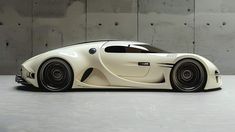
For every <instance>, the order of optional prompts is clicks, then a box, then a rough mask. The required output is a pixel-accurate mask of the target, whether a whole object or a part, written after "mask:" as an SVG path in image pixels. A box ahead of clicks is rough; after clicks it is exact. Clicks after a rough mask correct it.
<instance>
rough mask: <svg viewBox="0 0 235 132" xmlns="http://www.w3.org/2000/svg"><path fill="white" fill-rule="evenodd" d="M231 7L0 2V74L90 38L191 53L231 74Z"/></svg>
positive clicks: (118, 1) (224, 2)
mask: <svg viewBox="0 0 235 132" xmlns="http://www.w3.org/2000/svg"><path fill="white" fill-rule="evenodd" d="M234 6H235V2H234V1H233V0H7V1H3V0H2V1H0V60H1V61H0V74H15V73H16V72H17V70H19V65H20V64H21V63H22V62H23V61H24V60H26V59H28V58H30V57H31V56H34V55H36V54H39V53H41V52H44V51H48V50H51V49H54V48H57V47H62V46H66V45H69V44H72V43H75V42H82V41H87V40H96V39H123V40H137V41H142V42H148V43H150V44H152V45H154V46H157V47H160V48H162V49H165V50H169V51H172V52H192V53H197V54H200V55H203V56H205V57H207V58H208V59H210V60H211V61H212V62H214V63H215V64H216V65H217V66H218V67H219V69H220V70H221V72H222V73H223V74H235V67H234V66H233V64H234V61H233V58H235V44H233V43H234V42H235V37H233V36H234V35H235V24H234V22H235V14H234V13H235V9H234Z"/></svg>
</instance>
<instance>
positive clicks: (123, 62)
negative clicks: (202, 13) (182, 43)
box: [22, 41, 222, 89]
mask: <svg viewBox="0 0 235 132" xmlns="http://www.w3.org/2000/svg"><path fill="white" fill-rule="evenodd" d="M138 44H140V45H146V44H145V43H141V42H134V41H100V42H91V43H85V44H78V45H74V46H68V47H64V48H60V49H56V50H52V51H49V52H46V53H43V54H40V55H37V56H35V57H33V58H31V59H29V60H27V61H26V62H24V63H23V64H22V77H23V78H24V79H25V80H26V81H27V82H28V83H31V84H33V85H34V86H36V87H38V83H37V72H38V69H39V66H40V65H41V64H42V63H43V62H44V61H46V60H47V59H50V58H55V57H58V58H61V59H64V60H65V61H67V62H68V63H69V64H70V65H71V67H72V69H73V72H74V83H73V88H135V89H136V88H141V89H142V88H148V89H172V88H171V84H170V71H171V67H164V66H165V64H164V63H170V64H175V63H176V62H177V61H179V60H181V59H184V58H193V59H196V60H198V61H200V62H201V63H202V64H203V65H204V66H205V68H206V71H207V73H208V79H207V83H206V86H205V89H211V88H218V87H221V85H222V82H221V79H220V77H219V81H218V82H217V81H216V75H215V71H219V70H218V68H217V67H216V66H215V65H214V64H213V63H211V62H210V61H209V60H207V59H206V58H204V57H202V56H199V55H196V54H189V53H140V54H138V53H131V54H128V53H125V54H121V53H107V52H105V51H104V49H105V47H107V46H111V45H114V46H115V45H130V46H132V45H133V46H135V45H138ZM90 48H95V49H96V50H97V51H96V53H95V54H90V53H89V49H90ZM138 62H150V66H149V67H147V66H146V67H144V66H143V67H140V66H138ZM88 68H94V70H93V72H92V73H91V75H90V76H89V77H88V78H87V79H86V80H85V81H84V82H81V81H80V80H81V78H82V75H83V74H84V72H85V71H86V70H87V69H88ZM28 72H31V73H35V79H31V78H28V77H27V73H28Z"/></svg>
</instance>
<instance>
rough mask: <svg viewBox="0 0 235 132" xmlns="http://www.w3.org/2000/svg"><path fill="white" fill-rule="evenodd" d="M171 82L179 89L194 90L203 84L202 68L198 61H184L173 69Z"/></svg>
mask: <svg viewBox="0 0 235 132" xmlns="http://www.w3.org/2000/svg"><path fill="white" fill-rule="evenodd" d="M173 74H174V78H173V82H174V84H175V86H176V87H177V88H178V89H180V90H181V91H195V90H197V89H198V88H200V87H201V86H202V85H203V82H204V80H205V79H204V78H205V76H204V69H203V67H202V66H201V65H200V64H199V63H195V62H184V63H182V64H180V65H179V66H178V67H177V69H176V70H175V71H174V73H173Z"/></svg>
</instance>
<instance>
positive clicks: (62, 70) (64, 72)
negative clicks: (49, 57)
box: [40, 61, 71, 91]
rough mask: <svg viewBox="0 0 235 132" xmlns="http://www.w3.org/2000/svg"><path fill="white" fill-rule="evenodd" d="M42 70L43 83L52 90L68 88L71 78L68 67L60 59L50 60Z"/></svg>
mask: <svg viewBox="0 0 235 132" xmlns="http://www.w3.org/2000/svg"><path fill="white" fill-rule="evenodd" d="M42 69H43V70H41V72H40V77H41V82H42V85H43V86H44V87H45V88H46V89H48V90H50V91H61V90H63V89H66V88H67V87H68V85H69V82H70V80H71V78H70V76H69V75H68V72H69V71H68V69H67V67H66V66H65V65H64V64H63V63H62V62H60V61H53V62H50V63H48V64H46V65H44V66H43V67H42Z"/></svg>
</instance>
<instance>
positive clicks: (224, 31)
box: [195, 0, 235, 74]
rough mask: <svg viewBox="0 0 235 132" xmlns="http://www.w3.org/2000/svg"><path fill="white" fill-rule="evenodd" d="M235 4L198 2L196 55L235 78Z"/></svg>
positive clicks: (214, 0) (215, 0) (210, 0)
mask: <svg viewBox="0 0 235 132" xmlns="http://www.w3.org/2000/svg"><path fill="white" fill-rule="evenodd" d="M234 6H235V1H233V0H226V1H224V0H206V1H204V0H197V1H196V17H195V18H196V28H195V29H196V30H195V31H196V34H195V38H196V48H195V49H196V53H198V54H200V55H203V56H205V57H207V58H208V59H210V60H211V61H212V62H214V63H215V64H216V65H217V66H218V68H219V69H220V70H221V72H222V73H223V74H235V67H234V64H235V62H234V61H233V60H234V58H235V37H234V36H235V25H234V21H235V10H234Z"/></svg>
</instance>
